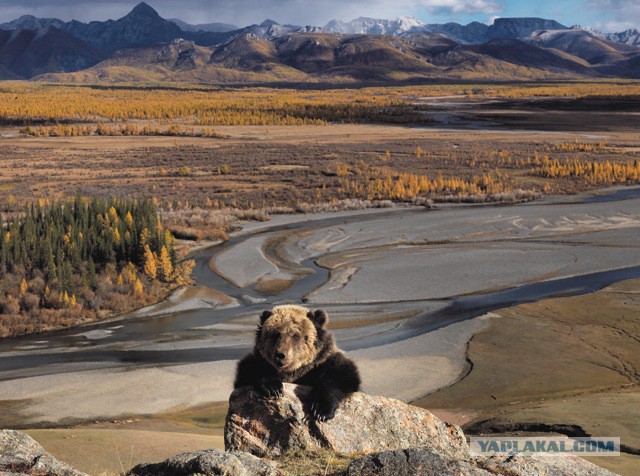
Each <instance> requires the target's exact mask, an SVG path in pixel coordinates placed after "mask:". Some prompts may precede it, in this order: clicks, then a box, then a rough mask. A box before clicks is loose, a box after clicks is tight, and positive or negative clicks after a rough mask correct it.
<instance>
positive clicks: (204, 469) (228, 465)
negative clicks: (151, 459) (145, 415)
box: [127, 450, 283, 476]
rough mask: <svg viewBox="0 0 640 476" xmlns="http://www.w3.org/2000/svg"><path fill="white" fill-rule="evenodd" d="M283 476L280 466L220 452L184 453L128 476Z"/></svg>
mask: <svg viewBox="0 0 640 476" xmlns="http://www.w3.org/2000/svg"><path fill="white" fill-rule="evenodd" d="M192 474H200V475H207V476H208V475H211V476H213V475H220V474H224V475H229V476H280V475H282V474H283V473H281V472H279V471H278V470H277V466H276V463H274V462H273V461H266V460H262V459H260V458H257V457H255V456H253V455H250V454H248V453H228V452H225V451H220V450H206V451H197V452H194V453H184V454H181V455H178V456H175V457H173V458H171V459H168V460H166V461H164V462H162V463H143V464H140V465H138V466H136V467H135V468H133V469H132V470H131V471H129V472H128V473H127V476H181V475H184V476H187V475H192Z"/></svg>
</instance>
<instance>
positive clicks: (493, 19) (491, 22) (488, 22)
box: [484, 15, 500, 26]
mask: <svg viewBox="0 0 640 476" xmlns="http://www.w3.org/2000/svg"><path fill="white" fill-rule="evenodd" d="M498 18H500V17H499V16H498V15H493V16H492V17H489V18H487V21H485V22H484V24H485V25H487V26H491V25H493V24H494V23H495V21H496V20H497V19H498Z"/></svg>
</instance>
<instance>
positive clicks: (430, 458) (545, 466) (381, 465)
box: [347, 448, 615, 476]
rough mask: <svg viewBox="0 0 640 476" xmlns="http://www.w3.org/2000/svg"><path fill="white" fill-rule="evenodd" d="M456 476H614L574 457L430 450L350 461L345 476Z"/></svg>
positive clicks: (394, 453) (372, 456) (402, 451)
mask: <svg viewBox="0 0 640 476" xmlns="http://www.w3.org/2000/svg"><path fill="white" fill-rule="evenodd" d="M436 474H455V475H457V476H485V475H487V476H488V475H509V476H520V475H521V476H529V475H536V476H615V475H614V473H612V472H610V471H608V470H606V469H603V468H600V467H599V466H596V465H594V464H592V463H589V462H588V461H586V460H583V459H581V458H577V457H575V456H556V457H543V456H536V457H523V456H518V455H511V456H492V457H488V458H487V457H476V456H473V455H471V454H468V455H466V456H463V457H461V456H460V455H457V456H455V457H451V456H450V455H447V454H445V453H441V452H438V451H435V450H433V449H432V448H411V449H408V450H398V451H385V452H382V453H376V454H371V455H367V456H364V457H362V458H359V459H357V460H355V461H353V462H352V463H351V464H350V465H349V468H348V469H347V476H413V475H436Z"/></svg>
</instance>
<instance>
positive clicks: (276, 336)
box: [271, 331, 280, 340]
mask: <svg viewBox="0 0 640 476" xmlns="http://www.w3.org/2000/svg"><path fill="white" fill-rule="evenodd" d="M271 338H272V339H273V340H278V339H280V333H279V332H278V331H276V332H274V333H273V334H271Z"/></svg>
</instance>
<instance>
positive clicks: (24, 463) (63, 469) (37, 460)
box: [0, 430, 86, 476]
mask: <svg viewBox="0 0 640 476" xmlns="http://www.w3.org/2000/svg"><path fill="white" fill-rule="evenodd" d="M0 474H7V475H22V474H32V475H39V476H41V475H47V476H86V475H85V474H84V473H81V472H80V471H76V470H75V469H73V468H72V467H71V466H69V465H67V464H65V463H62V462H60V461H58V460H57V459H56V458H54V457H53V456H51V455H50V454H49V453H47V451H46V450H45V449H44V448H43V447H42V446H40V445H39V444H38V443H37V442H36V441H35V440H34V439H33V438H31V437H30V436H27V435H25V434H24V433H20V432H18V431H13V430H0Z"/></svg>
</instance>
